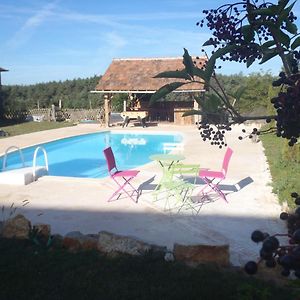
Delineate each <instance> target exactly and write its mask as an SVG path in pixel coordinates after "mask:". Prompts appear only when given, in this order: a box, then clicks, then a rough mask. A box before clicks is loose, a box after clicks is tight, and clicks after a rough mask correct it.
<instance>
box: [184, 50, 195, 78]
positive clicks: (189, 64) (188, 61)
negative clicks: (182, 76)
mask: <svg viewBox="0 0 300 300" xmlns="http://www.w3.org/2000/svg"><path fill="white" fill-rule="evenodd" d="M183 64H184V65H185V70H186V72H187V74H189V75H190V76H191V77H192V78H193V77H194V63H193V60H192V57H191V56H190V55H189V52H188V51H187V50H186V49H185V48H184V54H183Z"/></svg>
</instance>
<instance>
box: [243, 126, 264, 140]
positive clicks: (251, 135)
mask: <svg viewBox="0 0 300 300" xmlns="http://www.w3.org/2000/svg"><path fill="white" fill-rule="evenodd" d="M242 132H243V133H246V135H245V136H241V135H240V136H239V137H238V139H239V140H243V139H244V138H247V137H248V138H249V139H254V140H256V139H257V136H258V135H260V131H259V130H258V129H257V128H253V129H252V131H251V132H250V133H247V132H246V129H242Z"/></svg>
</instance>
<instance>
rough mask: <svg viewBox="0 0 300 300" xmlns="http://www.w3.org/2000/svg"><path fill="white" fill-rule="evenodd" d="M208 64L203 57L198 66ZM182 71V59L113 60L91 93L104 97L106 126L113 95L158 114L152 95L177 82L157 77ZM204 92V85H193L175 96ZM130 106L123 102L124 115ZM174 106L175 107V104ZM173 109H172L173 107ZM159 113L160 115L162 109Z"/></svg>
mask: <svg viewBox="0 0 300 300" xmlns="http://www.w3.org/2000/svg"><path fill="white" fill-rule="evenodd" d="M205 61H206V59H205V58H204V57H202V58H200V59H198V63H199V62H202V63H204V62H205ZM182 69H184V65H183V61H182V57H170V58H128V59H113V61H112V62H111V64H110V65H109V67H108V69H107V70H106V72H105V74H104V75H103V76H102V77H101V79H100V81H99V83H98V84H97V86H96V88H95V90H94V91H91V92H92V93H100V94H104V109H105V124H106V125H107V126H108V125H109V123H108V122H109V113H110V103H111V98H112V96H113V95H114V94H127V95H128V99H129V100H130V99H132V98H135V99H138V100H140V107H138V108H137V109H136V108H135V110H137V111H139V110H140V111H147V113H150V114H151V113H153V111H154V112H155V107H154V108H149V106H148V104H149V99H150V97H151V94H153V93H155V92H156V91H157V90H158V89H159V88H161V87H162V86H164V85H165V84H168V83H171V82H174V81H175V79H168V78H154V77H155V76H156V75H157V74H159V73H161V72H165V71H175V70H182ZM176 81H181V80H178V79H176ZM204 91H205V90H204V83H190V84H186V85H183V86H182V87H180V88H178V89H177V90H176V91H175V92H176V93H190V94H191V93H202V92H204ZM127 103H128V101H124V106H123V110H124V112H126V110H127V109H128V107H127ZM172 105H173V106H174V107H175V104H174V103H173V104H172ZM172 105H171V104H170V105H169V106H170V107H173V106H172ZM176 105H177V104H176ZM161 110H162V109H161ZM156 111H158V113H159V107H158V108H157V110H156Z"/></svg>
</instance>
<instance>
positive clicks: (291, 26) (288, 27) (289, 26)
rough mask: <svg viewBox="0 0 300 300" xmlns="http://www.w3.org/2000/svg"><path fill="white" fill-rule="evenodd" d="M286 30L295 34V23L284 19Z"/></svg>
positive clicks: (296, 28)
mask: <svg viewBox="0 0 300 300" xmlns="http://www.w3.org/2000/svg"><path fill="white" fill-rule="evenodd" d="M285 24H286V30H287V31H288V32H289V33H291V34H297V31H298V27H297V26H296V24H294V23H292V22H291V21H290V20H287V21H285Z"/></svg>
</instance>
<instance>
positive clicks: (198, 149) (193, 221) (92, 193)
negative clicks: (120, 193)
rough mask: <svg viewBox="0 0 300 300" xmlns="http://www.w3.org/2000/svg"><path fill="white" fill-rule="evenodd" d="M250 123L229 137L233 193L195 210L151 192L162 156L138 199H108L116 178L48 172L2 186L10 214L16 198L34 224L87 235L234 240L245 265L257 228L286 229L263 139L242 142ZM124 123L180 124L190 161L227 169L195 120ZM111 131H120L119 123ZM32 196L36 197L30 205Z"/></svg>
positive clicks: (22, 142) (35, 136) (166, 241)
mask: <svg viewBox="0 0 300 300" xmlns="http://www.w3.org/2000/svg"><path fill="white" fill-rule="evenodd" d="M242 128H244V127H243V126H237V127H235V128H234V129H233V130H232V132H231V133H230V134H228V135H227V136H228V137H227V142H228V145H229V146H230V147H231V148H232V149H233V150H234V153H233V156H232V159H231V162H230V165H229V171H228V176H227V179H226V180H225V181H224V182H223V184H222V187H223V188H224V190H226V192H228V193H229V194H228V196H227V199H228V201H229V203H228V204H227V203H225V201H223V200H222V199H218V200H217V201H215V202H211V203H207V204H205V205H203V207H202V208H201V210H200V213H199V214H198V215H197V216H193V215H192V214H190V213H189V212H188V211H187V212H184V213H180V214H173V215H170V214H168V213H165V212H164V211H163V210H162V204H161V203H160V202H155V203H153V202H152V199H153V197H152V195H151V192H152V190H153V189H154V187H155V184H156V183H157V182H158V180H159V177H160V174H161V169H160V167H159V166H158V164H157V163H155V162H150V163H148V164H147V165H144V166H142V167H140V168H139V169H140V170H141V172H140V176H139V177H138V178H137V180H136V181H135V185H136V186H140V189H141V190H142V195H141V197H140V198H139V202H138V203H137V204H136V203H134V202H133V201H131V200H130V199H126V198H122V199H119V200H118V201H115V202H110V203H108V202H107V201H106V199H107V198H108V197H109V195H110V194H111V192H112V191H113V190H114V189H115V185H114V183H113V182H111V180H110V179H109V178H104V179H78V178H77V179H76V178H66V177H53V176H45V177H42V178H40V179H39V180H38V181H36V182H34V183H31V184H29V185H27V186H11V185H0V205H1V207H2V206H3V205H4V206H6V209H5V213H4V216H2V217H5V215H7V214H8V213H9V207H10V205H11V204H12V203H14V206H17V207H18V208H17V213H22V214H24V215H25V216H26V217H28V218H29V219H30V220H31V221H32V223H48V224H51V228H52V233H60V234H66V233H67V232H70V231H77V230H78V231H81V232H82V233H84V234H87V233H97V232H99V231H102V230H106V231H110V232H113V233H117V234H122V235H130V236H134V237H137V238H139V239H141V240H144V241H146V242H149V243H154V244H157V245H163V246H167V247H168V248H169V249H172V248H173V244H174V243H180V244H186V245H192V244H210V245H222V244H227V243H228V244H229V245H230V253H231V262H232V263H233V264H234V265H241V264H243V263H244V262H246V261H247V260H249V259H256V257H257V255H258V250H259V246H257V245H256V244H255V243H253V242H252V241H251V240H250V235H251V232H252V231H253V230H255V229H260V230H263V231H266V232H269V233H275V232H284V231H285V230H284V224H283V223H282V221H280V220H279V218H278V216H279V214H280V212H281V208H280V206H279V205H278V202H277V198H276V196H275V195H274V194H272V192H271V187H270V181H271V179H270V174H269V169H268V165H267V162H266V158H265V156H264V152H263V147H262V144H261V143H253V142H251V141H250V140H249V139H245V140H244V141H239V140H238V138H237V137H238V136H239V135H240V134H241V130H242ZM116 129H117V130H124V131H127V130H130V131H133V130H143V131H149V132H150V131H153V132H159V131H177V132H181V133H182V134H183V135H184V142H185V150H184V156H185V157H186V160H185V161H184V162H186V163H199V164H200V166H201V167H209V168H211V169H213V168H214V169H220V167H221V162H222V159H223V155H224V152H225V149H218V148H216V147H213V146H211V145H210V144H209V143H205V142H203V141H202V140H201V139H200V137H199V132H198V130H197V129H196V127H194V126H180V127H179V126H175V125H174V126H170V125H159V126H158V127H148V128H145V129H137V128H134V127H129V128H124V129H123V128H121V129H120V128H116ZM100 130H104V129H103V128H99V127H98V126H97V125H95V124H80V125H78V126H76V127H69V128H61V129H55V130H50V131H43V132H36V133H31V134H26V135H22V136H17V137H9V138H5V139H1V140H0V155H1V154H3V153H4V151H5V150H6V148H7V147H9V146H11V145H16V146H19V147H25V146H29V145H32V144H37V143H41V142H46V141H50V140H54V139H58V138H63V137H67V136H73V135H78V134H85V133H90V132H96V131H100ZM111 130H115V129H114V128H112V129H111ZM24 200H28V201H29V204H28V205H26V206H22V204H23V203H24V202H23V201H24Z"/></svg>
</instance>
